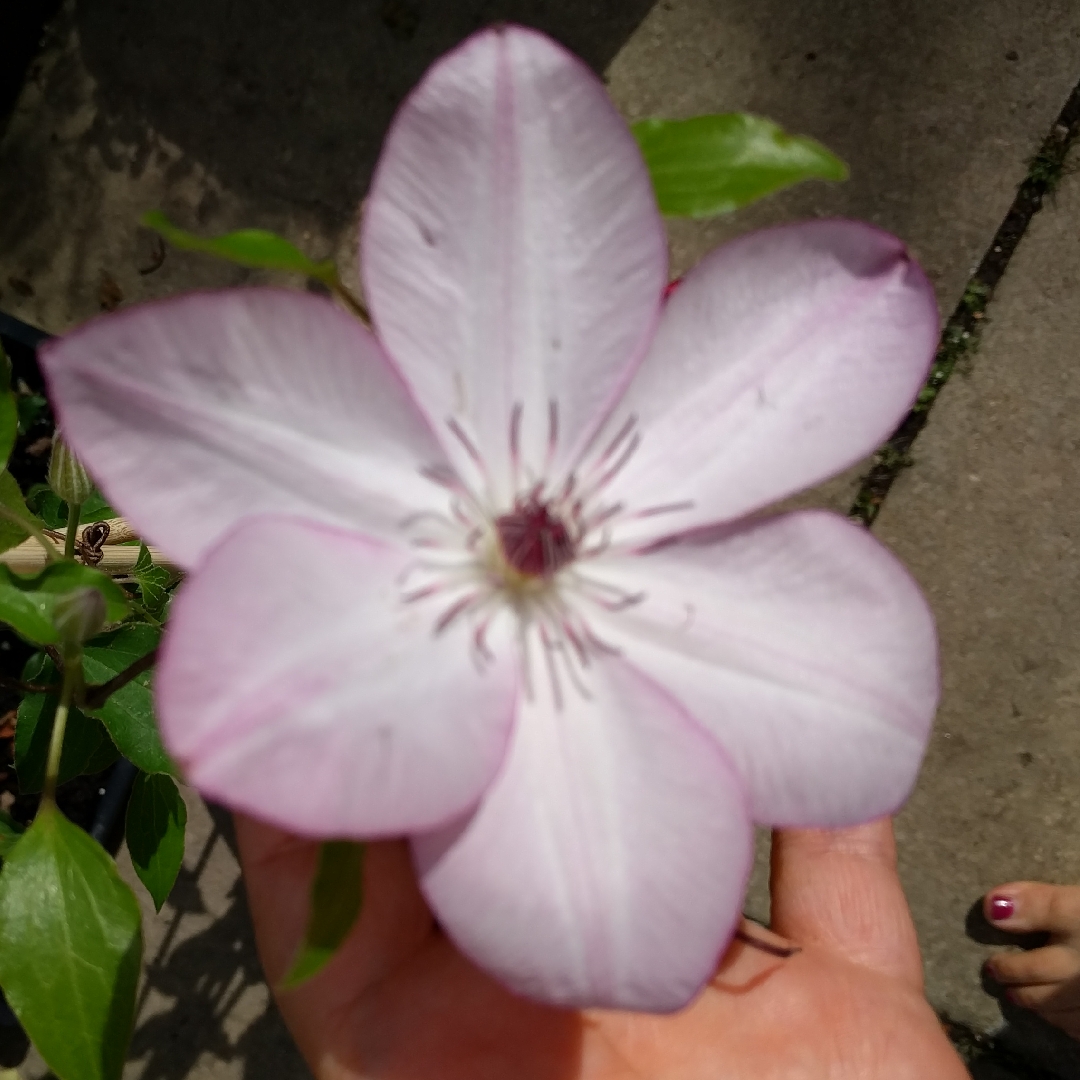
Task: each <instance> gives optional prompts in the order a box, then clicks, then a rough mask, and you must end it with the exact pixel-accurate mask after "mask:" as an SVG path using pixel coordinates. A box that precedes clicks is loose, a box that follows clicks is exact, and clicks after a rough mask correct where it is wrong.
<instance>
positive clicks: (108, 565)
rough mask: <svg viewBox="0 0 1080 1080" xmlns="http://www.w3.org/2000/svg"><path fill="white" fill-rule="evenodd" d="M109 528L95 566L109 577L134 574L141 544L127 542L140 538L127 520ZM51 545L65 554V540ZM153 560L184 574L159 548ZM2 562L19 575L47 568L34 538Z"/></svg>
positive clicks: (2, 555)
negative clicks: (133, 569)
mask: <svg viewBox="0 0 1080 1080" xmlns="http://www.w3.org/2000/svg"><path fill="white" fill-rule="evenodd" d="M107 524H108V526H109V536H108V539H106V541H105V543H104V544H103V545H102V547H101V561H100V562H98V563H95V564H94V566H95V568H96V569H98V570H100V571H102V572H103V573H105V574H114V575H117V574H126V573H130V572H131V568H132V567H133V566H134V565H135V561H136V560H137V559H138V557H139V548H138V545H137V544H130V543H127V541H130V540H137V539H138V536H137V535H136V533H135V531H134V530H133V529H132V528H131V526H130V525H129V524H128V523H127V522H126V521H125V520H124V519H123V518H109V520H108V523H107ZM87 528H90V526H83V528H82V529H81V530H80V532H79V538H80V540H81V539H82V535H83V533H84V532H85V531H86V529H87ZM49 541H50V543H53V544H55V547H56V553H57V555H63V554H64V541H63V538H62V537H59V538H57V539H56V540H53V539H52V537H50V538H49ZM150 558H151V559H153V560H154V562H155V563H156V564H157V565H158V566H164V567H165V569H166V570H171V571H173V572H177V573H178V572H179V570H180V568H179V567H178V566H177V565H176V564H175V563H174V562H172V561H170V560H169V559H167V558H166V557H165V556H164V554H162V552H161V550H160V549H159V548H156V547H151V548H150ZM0 562H2V563H5V564H6V565H7V566H9V567H11V569H12V570H14V571H15V573H16V574H36V573H37V572H38V571H39V570H43V569H44V568H45V549H44V548H43V547H42V546H41V544H39V543H38V541H37V540H35V539H33V538H32V537H31V538H30V539H29V540H24V541H23V542H22V543H21V544H19V545H18V546H17V547H13V548H9V549H8V550H7V551H4V552H0Z"/></svg>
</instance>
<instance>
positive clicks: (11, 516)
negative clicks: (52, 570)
mask: <svg viewBox="0 0 1080 1080" xmlns="http://www.w3.org/2000/svg"><path fill="white" fill-rule="evenodd" d="M0 518H5V519H7V520H8V521H10V522H13V523H14V524H15V525H18V526H19V528H20V529H25V530H26V531H27V532H28V533H29V534H30V535H31V536H32V537H33V538H34V539H35V540H36V541H37V542H38V543H39V544H40V545H41V546H42V547H43V548H44V549H45V561H46V562H47V563H50V562H56V560H57V559H59V558H60V553H59V552H58V551H57V550H56V545H55V544H53V543H51V542H50V540H49V538H48V537H47V536H46V535H45V534H44V533H43V532H42V531H41V530H40V529H39V528H38V527H37V526H36V525H35V524H34V523H33V522H32V521H27V520H26V518H24V517H19V515H18V514H16V513H14V512H13V511H11V510H9V509H8V508H7V507H6V506H0Z"/></svg>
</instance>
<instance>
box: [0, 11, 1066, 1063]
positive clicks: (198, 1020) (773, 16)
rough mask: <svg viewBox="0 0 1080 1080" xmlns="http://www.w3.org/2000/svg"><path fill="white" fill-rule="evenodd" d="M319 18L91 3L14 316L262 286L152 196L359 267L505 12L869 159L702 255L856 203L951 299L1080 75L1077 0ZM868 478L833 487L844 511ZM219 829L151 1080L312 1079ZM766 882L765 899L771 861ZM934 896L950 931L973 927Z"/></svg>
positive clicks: (640, 84) (35, 89)
mask: <svg viewBox="0 0 1080 1080" xmlns="http://www.w3.org/2000/svg"><path fill="white" fill-rule="evenodd" d="M298 11H299V9H296V10H294V9H293V8H291V7H289V6H288V5H268V4H266V3H256V2H255V0H234V2H231V3H229V4H221V3H219V2H217V0H160V2H158V3H155V4H153V5H139V4H132V3H130V2H129V0H95V3H94V4H88V3H86V4H78V5H75V4H74V3H69V6H68V7H67V9H66V14H65V16H64V17H63V18H62V19H61V20H60V21H59V22H58V23H57V24H56V25H55V27H54V29H53V32H52V35H51V38H50V42H49V45H48V48H47V49H46V52H45V54H44V55H43V56H42V58H41V60H40V61H39V63H38V64H37V65H36V67H35V69H34V70H33V72H32V77H31V79H30V81H29V82H28V84H27V87H26V89H25V91H24V93H23V95H22V98H21V100H20V104H19V106H18V109H17V111H16V113H15V115H14V116H13V119H12V121H11V124H10V125H9V128H8V130H7V132H6V135H5V137H4V139H3V142H2V143H0V206H2V207H3V208H4V209H3V213H0V290H2V296H0V303H2V304H3V306H4V307H5V308H6V309H7V310H10V311H12V312H13V313H14V314H17V315H19V316H21V317H22V318H25V319H27V320H28V321H31V322H35V323H37V324H38V325H41V326H43V327H44V328H46V329H49V330H52V331H63V330H65V329H67V328H68V327H70V326H72V325H74V324H75V323H77V322H79V321H81V320H83V319H85V318H86V317H88V316H89V315H91V314H93V313H95V312H96V311H97V310H99V308H100V307H101V306H103V305H105V306H107V305H110V304H114V303H121V304H124V303H132V302H136V301H139V300H143V299H149V298H152V297H156V296H162V295H168V294H171V293H174V292H178V291H183V290H188V289H192V288H198V287H212V286H221V285H227V284H237V283H240V282H242V281H251V280H263V278H262V276H261V275H258V274H252V273H249V272H247V271H244V270H239V269H237V268H233V267H228V266H225V265H224V264H221V263H216V262H214V261H212V260H209V259H206V258H202V257H197V256H188V255H183V254H181V253H177V252H169V253H168V255H167V257H166V259H165V262H164V263H163V265H162V266H161V267H160V268H159V269H157V270H153V271H150V272H141V271H148V270H149V268H150V267H151V265H152V263H153V250H152V238H151V236H150V234H149V233H147V232H145V230H141V229H140V228H139V227H138V225H137V220H138V217H139V215H140V214H141V213H142V212H144V211H145V210H147V209H151V208H162V209H164V210H166V211H167V212H168V213H170V214H171V215H172V216H173V217H174V219H175V220H176V221H177V222H178V223H179V224H181V225H183V226H185V227H189V228H194V229H197V230H199V231H203V232H206V233H214V232H220V231H225V230H227V229H230V228H236V227H240V226H249V225H260V226H263V227H268V228H272V229H275V230H277V231H279V232H282V233H284V234H285V235H286V236H288V237H290V238H291V239H292V240H294V242H296V243H298V244H299V245H300V246H302V247H304V248H305V249H306V250H307V251H309V252H310V253H311V254H313V255H315V256H323V255H326V254H328V253H331V252H339V253H342V254H344V255H345V256H346V257H347V256H348V255H349V249H350V247H351V244H352V239H351V237H352V230H351V228H350V219H351V216H352V214H353V212H354V207H355V205H356V203H357V201H358V199H359V197H360V195H361V193H362V191H363V190H364V187H365V184H366V178H367V175H368V174H369V172H370V168H371V165H372V164H373V162H374V159H375V155H376V153H377V149H378V142H379V138H380V136H381V132H382V130H383V129H384V127H385V124H386V122H387V120H388V118H389V116H390V114H391V111H392V108H393V106H394V105H395V104H396V102H397V101H398V100H399V99H400V97H401V95H402V93H404V91H405V90H407V89H408V87H409V86H410V85H411V84H412V83H413V82H414V81H415V79H416V77H417V76H418V75H419V73H420V72H421V71H422V70H423V68H424V67H425V66H426V64H427V63H428V62H429V61H430V60H431V59H432V58H433V57H434V56H436V55H438V54H439V53H441V52H442V51H444V50H445V49H446V48H448V47H449V46H450V45H452V44H453V43H454V42H456V41H457V40H459V39H460V38H461V37H462V36H464V34H466V33H467V32H468V31H469V30H471V29H472V28H473V27H474V26H476V25H479V24H481V23H484V22H488V21H491V20H492V19H496V18H506V19H513V20H517V21H523V22H526V23H530V24H532V25H538V26H540V27H541V28H543V29H545V30H547V31H548V32H551V33H554V34H555V36H557V37H559V38H561V39H562V40H564V41H566V42H567V43H568V44H569V45H570V46H571V47H573V48H575V49H576V50H577V51H578V52H580V53H581V54H582V55H584V56H585V57H586V58H587V59H588V60H589V62H590V63H592V64H593V66H594V67H596V68H597V70H603V69H605V68H607V69H608V81H609V85H610V88H611V92H612V94H613V96H614V98H615V100H616V102H617V103H618V104H619V105H620V107H621V108H622V109H623V110H624V112H625V113H626V114H627V115H628V117H629V118H631V119H633V118H636V117H638V116H643V115H648V114H660V115H668V116H675V115H689V114H692V113H696V112H705V111H725V110H731V109H744V108H745V109H751V110H754V111H757V112H760V113H762V114H765V115H768V116H771V117H773V118H774V119H776V120H778V121H780V122H781V123H783V124H784V125H785V126H787V127H788V128H789V129H791V130H794V131H798V132H802V133H806V134H811V135H814V136H816V137H818V138H820V139H822V140H823V141H824V142H826V143H827V144H828V145H830V146H831V147H832V148H833V149H834V150H836V151H837V152H839V153H840V154H842V155H843V156H845V157H846V158H847V160H848V161H849V162H850V163H851V166H852V173H853V176H852V180H851V181H850V182H849V183H848V184H847V185H842V186H835V187H830V186H825V185H806V186H804V187H802V188H799V189H795V190H794V191H792V192H790V193H788V194H786V195H783V196H781V197H779V198H775V199H773V200H770V201H768V202H766V203H763V204H761V205H760V206H759V207H755V208H753V209H751V210H750V211H748V212H746V213H744V214H741V215H739V216H738V217H736V218H734V219H731V220H729V221H720V222H714V223H707V224H703V223H688V222H676V223H672V226H671V236H672V245H673V254H674V262H675V267H676V269H679V270H681V269H684V268H685V267H686V266H688V265H690V264H691V263H692V262H693V261H694V260H695V259H696V258H697V257H698V256H699V255H700V254H701V253H703V252H704V251H705V250H707V249H708V248H709V247H711V246H713V245H714V244H715V243H717V242H719V241H720V240H721V239H723V238H724V237H727V236H729V235H732V234H733V233H734V232H738V231H742V230H745V229H748V228H751V227H756V226H758V225H762V224H767V223H771V222H775V221H782V220H790V219H792V218H796V217H803V216H813V215H821V216H824V215H830V214H850V215H853V216H859V217H866V218H869V219H871V220H874V221H877V222H878V223H880V224H882V225H883V226H885V227H887V228H890V229H893V230H894V231H896V232H898V233H899V234H900V235H901V236H903V237H904V238H905V239H906V240H908V241H909V243H911V244H912V246H913V247H914V249H915V250H916V252H917V253H918V254H919V255H920V257H921V258H922V259H923V261H924V263H925V264H926V266H927V269H928V271H929V272H930V274H931V276H932V278H933V279H934V281H935V283H936V285H937V287H938V291H939V297H940V299H941V301H942V306H943V308H945V309H946V310H948V309H951V307H952V306H953V305H954V304H955V302H956V300H957V299H958V297H959V295H960V293H961V291H962V289H963V285H964V282H965V280H966V278H967V275H968V273H969V272H970V270H971V268H972V266H973V265H974V264H975V262H976V261H977V260H978V258H979V256H980V255H981V253H982V251H983V250H984V248H985V247H986V245H987V244H988V242H989V240H990V238H991V236H992V234H993V231H994V228H995V227H996V225H997V223H998V221H999V220H1000V219H1001V217H1002V216H1003V214H1004V212H1005V210H1006V208H1007V206H1008V204H1009V201H1010V199H1011V197H1012V192H1013V190H1014V188H1015V185H1016V184H1017V182H1018V181H1019V180H1020V178H1021V177H1022V176H1023V174H1024V171H1025V162H1026V159H1027V158H1028V157H1029V155H1030V154H1031V153H1032V152H1033V151H1034V150H1035V148H1036V147H1037V146H1038V144H1039V142H1040V141H1041V139H1042V138H1043V136H1044V135H1045V133H1046V130H1047V128H1048V127H1049V125H1050V123H1051V122H1052V120H1053V118H1054V116H1055V114H1056V113H1057V110H1058V109H1059V108H1060V106H1061V104H1062V102H1063V101H1064V100H1065V98H1066V96H1067V95H1068V92H1069V91H1070V89H1071V88H1072V85H1073V83H1074V82H1075V80H1076V78H1077V76H1078V75H1080V70H1077V64H1076V60H1075V56H1076V44H1077V42H1078V41H1080V9H1078V8H1077V7H1076V5H1074V4H1071V3H1069V2H1068V0H1050V2H1048V3H1044V4H1041V5H1037V6H1036V8H1034V9H1033V8H1031V7H1030V6H1029V5H1016V4H1013V3H1011V2H1009V0H988V2H987V3H985V4H983V5H979V6H978V9H977V10H975V9H973V8H972V6H971V5H970V4H969V3H965V2H963V0H902V2H900V3H895V4H890V5H883V4H880V3H877V2H875V0H840V2H837V0H800V2H799V3H797V4H792V3H788V2H786V0H662V2H660V3H658V4H655V6H654V5H653V4H651V3H650V2H649V0H591V2H590V3H588V4H576V5H553V4H547V3H546V2H545V0H458V2H452V3H443V4H440V5H427V6H422V5H421V4H420V3H419V2H418V0H382V2H380V3H375V2H374V0H363V2H360V3H357V2H354V0H318V3H317V4H316V5H314V7H311V6H309V7H308V8H305V9H304V13H303V15H302V16H301V15H299V14H297V12H298ZM642 19H644V21H642ZM613 58H614V59H613ZM921 454H922V451H921V448H918V449H917V456H921ZM856 475H857V471H856V472H853V473H852V474H850V475H849V476H847V477H845V478H842V479H841V480H840V481H838V482H837V483H834V484H833V485H830V486H827V487H826V488H825V489H823V490H822V491H820V492H818V493H815V495H814V496H813V497H812V498H813V500H814V501H817V502H824V503H826V504H828V505H832V506H834V507H835V508H838V509H846V507H847V505H848V504H849V503H850V500H851V496H852V493H853V489H854V479H855V476H856ZM1078 685H1080V684H1078ZM935 752H937V751H935ZM988 752H989V751H988ZM1029 752H1031V753H1035V751H1034V750H1032V751H1029ZM1020 767H1021V768H1023V766H1020ZM1030 768H1034V759H1033V764H1032V765H1031V766H1030ZM920 797H921V796H920ZM915 809H916V808H913V813H915ZM976 812H977V811H975V810H973V811H972V813H976ZM192 813H193V819H194V818H195V816H196V811H195V808H194V807H193V811H192ZM913 820H914V819H913ZM201 828H202V829H203V832H202V833H201V834H199V836H200V838H201V839H200V840H199V842H198V843H196V844H193V849H192V850H193V852H194V851H196V850H200V851H201V850H205V851H210V852H211V853H212V854H211V855H209V856H207V858H208V860H209V861H208V862H207V863H206V865H205V866H203V867H201V868H200V866H199V864H198V863H197V862H196V863H190V864H189V868H188V871H187V872H186V874H187V876H186V877H185V881H186V884H185V885H184V887H183V888H182V889H181V892H180V894H179V896H180V897H181V899H180V900H178V901H177V903H178V905H179V907H178V909H177V912H178V915H177V918H178V922H177V927H178V928H177V929H176V930H175V931H174V933H173V935H172V937H171V938H170V940H169V941H168V942H165V941H164V938H163V937H162V938H160V940H161V941H163V942H164V943H163V944H162V945H161V949H162V952H161V959H160V963H158V964H156V965H152V966H151V967H150V968H149V974H148V983H149V985H150V987H151V994H150V996H149V998H148V1001H147V1005H146V1011H145V1012H144V1013H143V1014H142V1015H143V1020H142V1022H141V1025H140V1029H139V1031H138V1032H137V1034H136V1043H135V1050H134V1053H135V1054H136V1055H137V1057H136V1059H135V1062H134V1064H133V1066H132V1070H133V1071H132V1073H131V1075H132V1076H142V1077H146V1078H147V1080H151V1078H153V1080H157V1078H162V1080H165V1078H167V1080H181V1078H182V1077H196V1076H198V1077H205V1078H207V1080H210V1078H211V1077H212V1078H214V1080H216V1078H218V1077H231V1076H264V1075H266V1076H274V1077H278V1076H284V1077H289V1076H292V1075H294V1073H293V1072H290V1071H289V1070H291V1069H294V1068H296V1067H297V1066H296V1065H295V1060H296V1059H295V1054H294V1052H292V1051H291V1050H288V1049H285V1046H286V1045H287V1044H286V1042H285V1039H286V1036H284V1033H283V1032H282V1029H281V1028H280V1026H275V1024H276V1021H275V1020H274V1018H273V1017H274V1014H273V1013H272V1012H268V1011H260V1009H262V1007H263V1004H264V1003H265V989H261V990H260V989H259V986H258V983H257V982H256V981H255V980H256V976H255V974H254V972H255V968H254V967H253V966H252V964H253V953H252V951H251V947H250V941H249V939H248V938H246V937H245V936H244V935H245V934H246V933H247V931H246V929H245V926H246V923H245V922H244V919H243V916H242V914H241V913H242V906H241V900H240V893H239V890H238V888H237V887H236V884H235V873H236V871H235V865H234V864H232V863H230V862H229V857H228V848H227V845H226V844H224V843H223V842H222V841H221V840H220V839H215V840H213V841H212V842H211V840H210V836H211V833H210V832H209V828H210V827H209V825H208V824H207V822H206V820H205V819H204V820H203V824H202V826H201ZM916 839H917V840H918V843H922V839H921V836H920V835H919V834H917V833H912V834H911V836H910V837H909V843H914V842H915V840H916ZM927 843H928V844H930V849H931V850H932V851H934V852H938V853H940V854H941V858H942V860H943V861H942V865H945V859H946V856H947V855H948V853H949V852H950V851H952V850H954V848H955V847H956V844H957V838H956V835H955V834H954V833H950V834H947V835H946V834H943V833H941V832H940V831H938V832H936V833H935V834H934V837H933V838H932V841H931V840H928V841H927ZM200 844H201V845H202V846H201V847H200V846H199V845H200ZM950 844H951V845H953V847H952V848H950V846H949V845H950ZM906 857H907V856H906ZM935 857H936V856H935ZM215 865H216V866H218V867H219V869H218V870H217V871H212V870H211V867H212V866H215ZM759 866H760V864H759ZM215 874H216V875H217V876H216V877H215V876H214V875H215ZM230 875H231V876H230ZM998 876H1000V875H998ZM753 896H754V898H753V901H752V910H754V911H755V912H756V913H760V914H764V913H765V911H766V910H767V906H766V905H765V903H764V899H763V891H762V878H761V875H760V874H759V876H758V878H757V884H756V886H755V891H754V894H753ZM920 902H921V901H920ZM920 911H921V912H922V914H921V920H922V922H923V924H924V925H935V922H934V920H935V919H937V918H939V917H940V918H952V914H953V913H952V908H951V907H947V906H946V907H941V908H934V907H933V905H932V904H931V905H930V906H926V905H925V904H924V905H923V907H921V908H920ZM170 917H171V916H170ZM164 925H166V926H167V925H168V923H166V924H164ZM159 926H160V924H158V923H157V922H156V921H155V922H153V923H152V925H151V930H150V932H149V933H150V936H151V937H152V938H154V940H155V941H157V940H159V938H158V937H156V936H155V935H161V934H163V933H164V931H162V930H160V928H159V929H154V927H159ZM219 926H221V927H224V929H223V930H221V931H219V930H218V929H217V927H219ZM236 942H239V943H240V948H239V950H237V952H236V956H235V959H234V957H233V953H232V951H231V950H233V949H234V948H235V943H236ZM928 944H929V946H930V949H931V954H932V967H933V971H934V975H933V978H934V979H935V980H936V981H935V982H934V983H933V985H934V986H935V987H938V988H940V989H941V991H942V992H945V991H947V990H948V991H949V992H951V988H956V987H961V986H966V985H967V983H966V981H965V980H968V979H969V975H970V973H969V972H968V970H967V968H966V967H965V966H964V964H962V963H961V964H959V965H958V966H953V967H950V966H949V964H950V961H949V958H948V956H947V952H948V947H947V946H946V947H943V948H942V949H940V950H937V951H935V949H936V947H935V945H934V942H933V939H932V937H931V938H930V939H928ZM153 955H156V954H153ZM219 958H224V959H223V963H224V966H223V967H222V966H215V965H216V964H217V960H218V959H219ZM200 964H205V965H206V970H208V971H209V972H210V973H209V974H207V975H206V976H205V977H203V978H202V979H201V980H200V976H199V974H198V973H199V972H200V971H202V970H204V969H203V968H202V967H200ZM933 965H937V966H933ZM938 972H941V974H940V977H939V975H938V974H937V973H938ZM230 980H231V981H230ZM965 992H966V991H965ZM972 1000H975V998H973V999H972ZM230 1003H232V1004H230ZM972 1015H974V1013H973V1014H972ZM252 1032H254V1033H255V1034H254V1035H252V1034H251V1033H252ZM173 1046H175V1047H177V1049H176V1050H175V1051H173V1050H165V1049H161V1048H166V1047H173ZM266 1047H269V1048H270V1049H265V1048H266ZM258 1054H263V1056H262V1057H259V1056H257V1055H258ZM290 1054H293V1056H292V1057H289V1055H290ZM266 1055H270V1056H266ZM274 1055H278V1056H276V1057H275V1056H274ZM295 1075H303V1074H302V1072H301V1073H296V1074H295Z"/></svg>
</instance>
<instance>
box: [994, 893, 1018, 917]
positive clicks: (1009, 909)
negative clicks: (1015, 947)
mask: <svg viewBox="0 0 1080 1080" xmlns="http://www.w3.org/2000/svg"><path fill="white" fill-rule="evenodd" d="M1015 910H1016V909H1015V906H1014V905H1013V902H1012V901H1011V900H1010V899H1009V898H1008V897H1007V896H991V897H990V918H991V919H993V920H994V922H1005V920H1006V919H1011V918H1012V917H1013V912H1014V911H1015Z"/></svg>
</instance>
